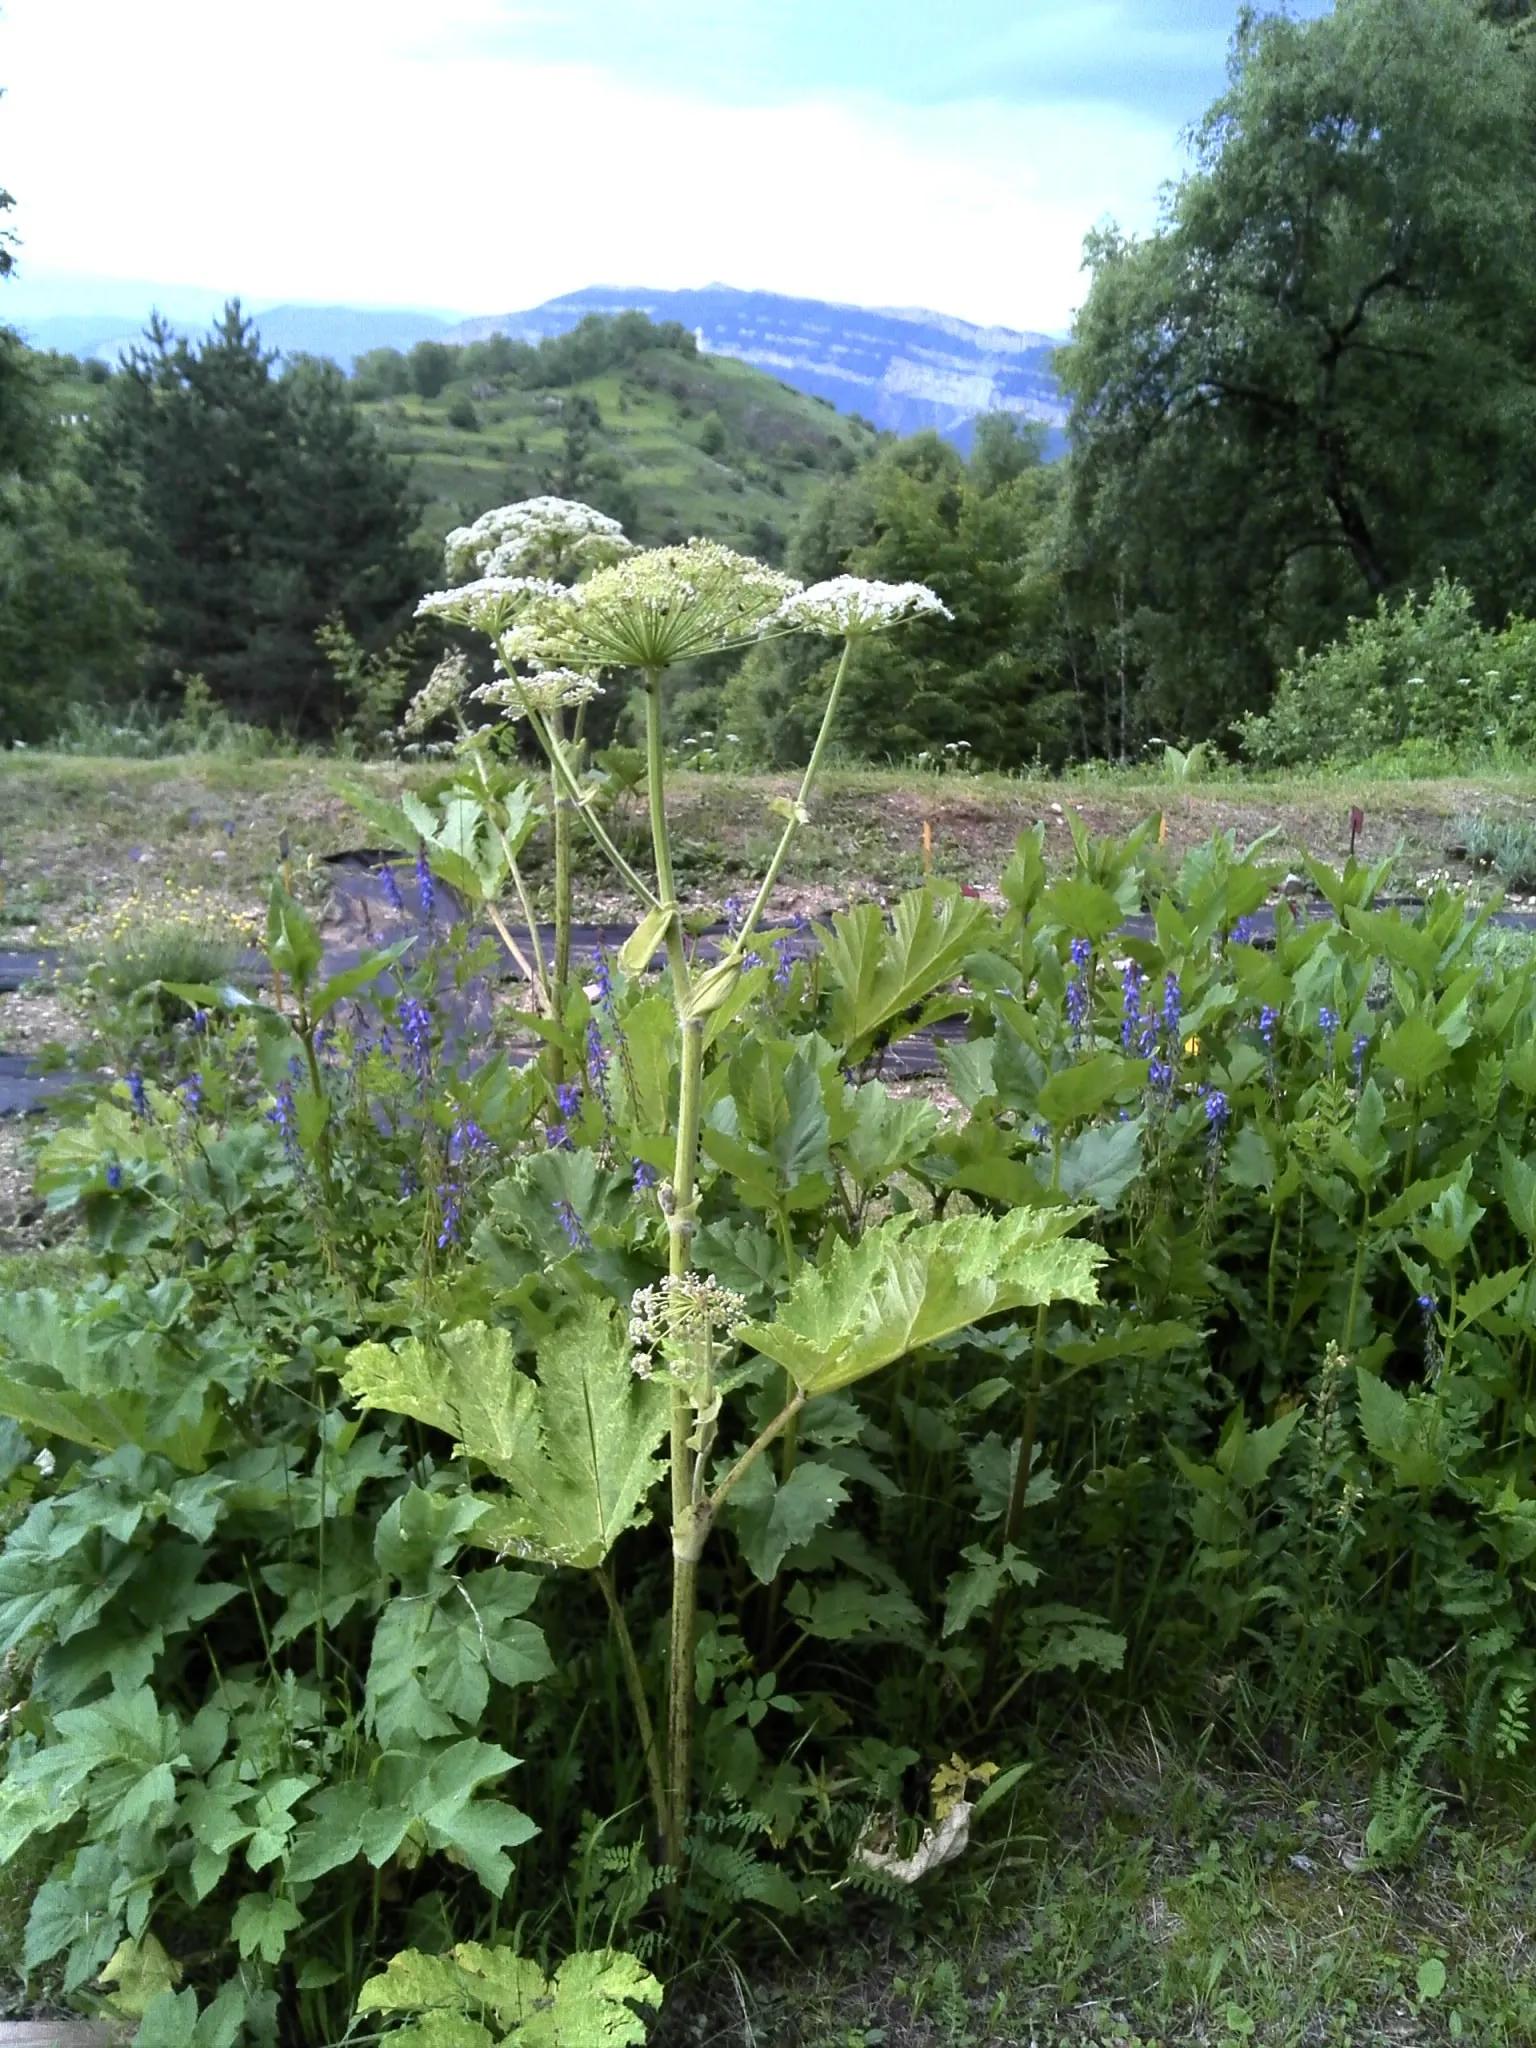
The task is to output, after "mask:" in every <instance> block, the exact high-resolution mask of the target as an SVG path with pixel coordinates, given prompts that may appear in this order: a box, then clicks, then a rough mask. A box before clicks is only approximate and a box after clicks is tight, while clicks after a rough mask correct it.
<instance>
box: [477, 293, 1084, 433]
mask: <svg viewBox="0 0 1536 2048" xmlns="http://www.w3.org/2000/svg"><path fill="white" fill-rule="evenodd" d="M630 307H634V308H636V309H637V310H638V311H640V312H643V313H648V314H649V315H650V316H651V318H652V319H653V320H680V321H681V322H682V323H683V325H684V326H686V327H691V328H692V329H693V330H694V332H695V333H696V334H697V335H698V337H699V346H700V347H701V348H702V349H704V350H705V351H707V352H712V353H714V354H718V355H728V356H737V357H739V358H740V359H741V360H742V361H743V362H748V363H752V364H754V365H755V366H756V367H757V368H758V369H760V370H766V371H767V372H768V373H769V374H770V375H771V376H774V377H778V378H780V379H782V381H783V382H784V383H786V384H789V385H791V386H793V387H794V389H795V390H797V391H806V392H810V393H811V394H812V395H813V396H814V397H817V398H825V399H827V400H829V401H830V403H831V404H833V405H835V406H836V407H837V408H838V410H839V411H840V412H857V413H862V414H863V415H864V417H865V418H866V419H868V420H872V421H873V422H874V424H875V425H876V426H877V427H889V428H891V429H893V430H894V431H895V432H896V433H898V434H913V433H916V432H918V431H919V430H920V429H921V428H924V427H934V428H936V429H937V430H938V432H939V433H941V434H943V435H945V436H946V437H947V438H948V439H950V440H952V441H955V442H957V443H958V444H959V445H961V446H962V447H963V446H965V445H966V444H967V443H968V442H969V440H970V427H971V422H972V421H973V420H974V419H975V417H976V415H977V414H978V413H984V412H1011V413H1014V414H1016V415H1018V416H1019V417H1020V418H1022V419H1030V420H1038V421H1040V422H1041V423H1042V424H1043V425H1044V426H1046V427H1047V428H1048V429H1050V430H1052V431H1051V434H1050V437H1049V438H1050V440H1051V441H1052V443H1053V444H1054V443H1056V442H1058V441H1059V430H1060V428H1061V426H1062V425H1063V423H1064V421H1065V418H1066V407H1065V405H1064V403H1063V400H1062V396H1061V392H1060V390H1059V388H1058V386H1057V383H1056V379H1055V377H1054V376H1053V375H1052V372H1051V354H1052V351H1053V349H1054V348H1055V347H1056V344H1055V342H1053V341H1052V340H1051V338H1050V336H1049V335H1044V334H1021V333H1017V332H1015V331H1014V330H1013V329H1012V328H1008V327H973V326H971V325H970V324H969V322H967V321H964V320H952V319H949V318H948V317H946V316H945V315H944V314H942V313H925V312H919V311H905V310H899V309H892V310H869V309H866V308H864V307H861V306H839V305H833V304H830V303H828V302H827V301H826V300H823V299H792V298H785V297H783V296H781V295H780V294H779V293H776V292H744V291H736V290H734V289H732V288H731V287H730V286H728V285H707V286H705V287H704V288H703V289H702V290H700V291H681V292H664V291H647V290H645V289H644V288H636V289H633V290H624V289H619V288H615V287H609V286H603V285H593V286H589V287H588V288H587V289H586V290H585V291H579V292H572V293H570V294H569V296H568V297H565V298H561V299H550V300H548V301H547V302H546V303H545V304H544V305H542V306H533V307H530V308H529V309H528V310H527V311H525V312H521V313H503V314H491V315H487V316H485V317H483V318H480V319H475V320H467V321H465V322H463V323H462V324H461V325H460V326H458V327H454V328H451V329H449V330H448V331H447V332H446V333H444V334H443V335H442V336H441V339H442V340H444V341H479V340H484V339H485V338H486V336H488V335H491V334H498V333H500V334H506V335H509V336H511V337H513V338H514V339H520V340H525V341H538V340H540V339H542V338H543V337H544V336H545V335H551V334H563V333H565V332H566V330H567V329H568V328H571V327H574V326H575V325H576V323H577V321H578V320H580V319H582V318H583V316H584V315H586V314H588V313H620V312H623V311H625V310H626V309H627V308H630Z"/></svg>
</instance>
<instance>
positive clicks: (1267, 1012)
mask: <svg viewBox="0 0 1536 2048" xmlns="http://www.w3.org/2000/svg"><path fill="white" fill-rule="evenodd" d="M1279 1022H1280V1012H1279V1011H1278V1010H1273V1009H1271V1008H1270V1006H1269V1004H1268V1003H1266V1004H1265V1005H1264V1007H1263V1009H1262V1010H1260V1012H1259V1036H1260V1038H1261V1039H1262V1040H1263V1041H1264V1045H1265V1048H1266V1050H1268V1051H1269V1052H1273V1051H1274V1049H1275V1027H1276V1025H1277V1024H1278V1023H1279Z"/></svg>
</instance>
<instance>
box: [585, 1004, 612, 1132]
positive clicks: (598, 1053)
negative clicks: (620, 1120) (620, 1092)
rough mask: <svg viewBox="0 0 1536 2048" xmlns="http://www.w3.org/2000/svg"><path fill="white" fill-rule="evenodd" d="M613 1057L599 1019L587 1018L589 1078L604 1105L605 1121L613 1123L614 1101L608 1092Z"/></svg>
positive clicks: (593, 1091)
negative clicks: (609, 1067)
mask: <svg viewBox="0 0 1536 2048" xmlns="http://www.w3.org/2000/svg"><path fill="white" fill-rule="evenodd" d="M611 1058H612V1054H611V1053H610V1052H609V1050H608V1048H607V1046H606V1045H604V1043H603V1034H602V1032H601V1031H599V1030H598V1028H597V1019H596V1018H595V1017H589V1018H588V1019H587V1079H588V1081H589V1082H590V1084H591V1088H592V1093H593V1094H594V1095H595V1096H596V1097H597V1099H598V1101H599V1103H601V1105H602V1110H603V1121H604V1122H605V1123H612V1121H613V1103H612V1101H611V1099H610V1097H609V1094H608V1064H609V1061H610V1060H611Z"/></svg>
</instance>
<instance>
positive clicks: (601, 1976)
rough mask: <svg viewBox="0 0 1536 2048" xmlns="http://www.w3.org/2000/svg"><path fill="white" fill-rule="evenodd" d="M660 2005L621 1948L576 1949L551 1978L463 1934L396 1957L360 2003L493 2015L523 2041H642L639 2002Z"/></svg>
mask: <svg viewBox="0 0 1536 2048" xmlns="http://www.w3.org/2000/svg"><path fill="white" fill-rule="evenodd" d="M660 2004H661V1986H660V1984H659V1983H658V1982H657V1981H656V1979H655V1978H654V1977H653V1976H652V1975H651V1974H650V1972H649V1971H648V1970H647V1969H646V1968H645V1967H644V1965H643V1964H641V1963H640V1962H639V1961H638V1960H637V1958H636V1957H634V1956H632V1955H628V1954H626V1953H625V1952H624V1951H623V1950H621V1949H582V1950H578V1951H577V1953H576V1954H575V1955H572V1956H567V1957H566V1959H565V1961H564V1962H563V1963H562V1964H561V1965H560V1967H559V1968H558V1969H557V1970H556V1972H555V1974H554V1976H553V1978H546V1977H545V1975H544V1973H543V1971H542V1970H541V1969H540V1968H539V1966H538V1964H537V1963H535V1962H531V1961H530V1960H529V1959H528V1958H527V1957H525V1956H517V1955H514V1954H513V1953H512V1951H511V1950H510V1949H507V1948H492V1947H487V1946H485V1945H483V1944H482V1943H480V1942H477V1941H464V1942H460V1943H459V1944H458V1946H457V1947H456V1948H454V1949H451V1950H450V1951H449V1953H448V1954H447V1955H446V1956H429V1955H423V1954H421V1953H420V1952H419V1951H418V1950H415V1949H407V1950H405V1951H404V1952H403V1953H401V1954H400V1955H396V1956H393V1957H391V1958H390V1962H389V1967H388V1968H387V1969H386V1970H384V1971H383V1972H382V1974H381V1975H379V1976H377V1977H370V1978H369V1979H368V1981H367V1983H366V1984H364V1986H363V1988H362V1990H361V1992H360V1993H359V1994H358V2000H357V2010H358V2012H359V2013H360V2014H363V2013H375V2012H378V2013H409V2014H458V2015H462V2016H463V2017H464V2018H466V2019H470V2020H473V2021H475V2022H476V2023H478V2022H479V2021H480V2020H481V2019H490V2020H492V2021H493V2022H494V2024H495V2026H496V2028H497V2030H498V2032H499V2033H501V2034H503V2035H508V2036H514V2037H515V2040H516V2042H517V2044H518V2048H638V2044H639V2043H642V2042H643V2041H644V2040H645V2038H646V2033H647V2026H646V2021H645V2019H644V2018H643V2016H642V2014H641V2013H640V2012H638V2011H636V2010H635V2008H636V2007H650V2008H652V2009H655V2008H659V2006H660ZM456 2038H458V2037H456V2036H453V2035H446V2036H444V2037H443V2039H444V2040H445V2041H452V2040H455V2039H456ZM463 2038H464V2039H466V2040H468V2039H469V2038H470V2037H469V2036H464V2037H463ZM486 2038H487V2039H489V2038H490V2037H489V2036H487V2037H486Z"/></svg>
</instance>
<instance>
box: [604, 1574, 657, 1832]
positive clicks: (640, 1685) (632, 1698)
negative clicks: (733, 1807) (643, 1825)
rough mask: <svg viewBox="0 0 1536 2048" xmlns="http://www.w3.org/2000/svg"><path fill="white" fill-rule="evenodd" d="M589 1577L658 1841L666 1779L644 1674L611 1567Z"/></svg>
mask: <svg viewBox="0 0 1536 2048" xmlns="http://www.w3.org/2000/svg"><path fill="white" fill-rule="evenodd" d="M592 1576H593V1578H595V1579H596V1580H597V1583H598V1585H599V1586H600V1587H601V1588H602V1594H603V1598H604V1600H605V1601H606V1602H607V1603H608V1614H609V1618H610V1619H611V1620H612V1622H613V1633H614V1637H615V1639H616V1641H617V1642H618V1645H619V1661H620V1663H621V1664H622V1665H623V1667H624V1684H625V1686H626V1688H627V1690H628V1692H629V1703H630V1706H631V1707H632V1708H633V1709H634V1715H635V1725H636V1727H637V1728H638V1729H639V1731H640V1747H641V1748H642V1749H643V1750H644V1752H645V1775H646V1778H647V1780H648V1782H649V1784H650V1788H651V1805H652V1807H653V1809H654V1811H655V1814H656V1836H657V1840H658V1841H662V1840H664V1839H665V1837H666V1832H667V1781H666V1779H665V1777H664V1776H663V1774H662V1768H661V1752H660V1751H659V1750H658V1749H657V1747H656V1724H655V1722H654V1721H653V1720H652V1719H651V1703H650V1701H649V1700H648V1699H647V1697H646V1692H645V1674H644V1673H643V1672H642V1671H641V1669H640V1659H639V1657H638V1656H637V1655H636V1654H635V1639H634V1637H633V1636H632V1635H631V1634H630V1632H629V1623H628V1622H627V1621H626V1620H625V1619H624V1609H623V1607H622V1606H621V1605H620V1604H619V1595H618V1590H617V1588H616V1587H615V1585H614V1582H613V1570H612V1567H611V1566H609V1565H606V1564H601V1565H599V1566H598V1567H597V1569H596V1571H594V1572H593V1574H592Z"/></svg>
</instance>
